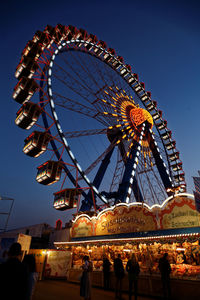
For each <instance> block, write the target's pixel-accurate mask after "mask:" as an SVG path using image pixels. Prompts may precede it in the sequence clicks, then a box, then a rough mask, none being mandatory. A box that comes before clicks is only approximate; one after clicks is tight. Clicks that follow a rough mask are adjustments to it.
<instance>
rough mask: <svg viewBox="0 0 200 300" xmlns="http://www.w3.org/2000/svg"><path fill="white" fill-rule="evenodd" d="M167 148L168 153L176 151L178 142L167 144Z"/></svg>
mask: <svg viewBox="0 0 200 300" xmlns="http://www.w3.org/2000/svg"><path fill="white" fill-rule="evenodd" d="M165 147H166V148H167V150H168V151H170V150H174V149H175V147H176V141H174V140H173V141H169V142H167V143H166V144H165Z"/></svg>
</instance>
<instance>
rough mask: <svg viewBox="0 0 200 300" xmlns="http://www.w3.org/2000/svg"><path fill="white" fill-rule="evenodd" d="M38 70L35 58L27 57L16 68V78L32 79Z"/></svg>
mask: <svg viewBox="0 0 200 300" xmlns="http://www.w3.org/2000/svg"><path fill="white" fill-rule="evenodd" d="M38 68H39V66H38V64H37V62H36V61H35V60H34V59H33V58H31V57H27V56H25V57H23V59H22V61H21V62H20V63H19V65H18V66H17V68H16V72H15V77H16V78H18V79H20V78H22V77H23V76H24V77H28V78H32V77H33V74H34V73H35V72H36V70H37V69H38Z"/></svg>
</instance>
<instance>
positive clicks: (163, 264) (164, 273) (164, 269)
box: [158, 253, 171, 299]
mask: <svg viewBox="0 0 200 300" xmlns="http://www.w3.org/2000/svg"><path fill="white" fill-rule="evenodd" d="M158 268H159V270H160V274H161V280H162V286H163V296H164V299H170V298H171V287H170V273H171V266H170V263H169V261H168V253H165V254H164V255H163V257H161V258H160V260H159V264H158Z"/></svg>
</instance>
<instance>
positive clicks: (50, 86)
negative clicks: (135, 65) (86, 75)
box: [47, 39, 172, 203]
mask: <svg viewBox="0 0 200 300" xmlns="http://www.w3.org/2000/svg"><path fill="white" fill-rule="evenodd" d="M80 42H81V43H86V44H88V45H91V46H93V47H96V48H99V49H100V50H102V51H103V52H106V53H108V51H107V50H105V49H103V48H101V47H99V46H97V45H96V44H94V43H91V42H87V41H84V40H76V39H75V40H73V39H72V40H70V41H66V42H64V43H63V42H62V43H61V44H60V45H59V46H58V48H57V49H55V51H54V54H53V55H52V56H51V58H50V63H49V69H48V81H47V85H48V95H49V98H50V106H51V109H52V113H53V116H54V119H55V124H56V127H57V130H58V132H59V135H60V137H61V139H62V141H63V143H64V145H65V148H66V150H67V152H68V154H69V156H70V158H71V160H72V161H73V162H74V163H75V165H76V166H77V168H78V170H79V172H80V174H81V176H82V177H83V179H84V180H85V182H86V183H87V184H88V185H89V186H90V187H92V188H93V190H94V192H95V194H96V195H97V196H98V197H99V198H100V199H101V200H102V201H103V202H104V203H108V201H107V200H106V199H105V197H102V196H101V194H100V193H99V192H98V190H97V189H96V187H95V186H93V184H92V183H91V182H90V180H89V178H88V177H87V176H86V175H85V174H84V171H83V170H82V168H81V166H80V165H79V163H78V161H77V160H76V158H75V156H74V154H73V152H72V151H71V149H70V147H69V144H68V142H67V139H66V138H65V137H64V135H63V131H62V129H61V125H60V122H59V121H58V117H57V114H56V111H55V105H54V101H53V99H52V85H51V76H52V68H53V63H54V60H55V58H56V56H57V55H58V54H59V52H61V50H63V48H64V47H65V46H66V45H67V46H69V45H70V44H74V43H80ZM64 50H65V51H68V50H74V51H77V50H78V51H80V52H84V51H83V50H81V49H73V47H72V48H69V49H64ZM86 53H87V54H91V55H92V56H94V57H95V58H97V59H99V60H100V61H101V62H102V63H105V64H107V65H108V66H109V67H111V66H110V65H109V64H108V63H107V62H105V61H104V60H103V59H101V58H100V57H98V56H96V55H95V54H94V53H90V51H89V50H88V51H86ZM113 58H114V59H115V60H116V61H117V58H116V57H115V56H114V55H113ZM120 64H121V65H122V66H123V67H124V68H126V65H125V64H124V63H121V62H120ZM114 71H115V72H116V73H118V72H117V70H115V69H114ZM130 74H131V72H130ZM118 75H120V74H119V73H118ZM121 78H123V77H122V76H121ZM123 79H124V81H125V82H126V83H127V84H128V85H129V87H130V88H131V89H132V90H133V92H134V93H136V91H135V90H134V87H132V86H131V85H130V84H129V83H128V82H127V81H126V79H125V78H123ZM138 83H139V81H138ZM136 94H137V93H136ZM137 96H138V95H137ZM140 101H141V99H140ZM141 102H142V101H141ZM142 103H143V102H142ZM143 105H144V107H145V109H146V110H147V111H148V112H149V113H150V111H149V110H148V107H146V106H145V103H143ZM154 125H155V126H156V123H155V122H154ZM156 129H157V131H158V133H159V136H160V140H161V141H162V144H163V148H164V151H165V155H166V158H167V162H168V169H167V172H168V176H169V180H170V181H172V180H171V175H170V174H172V170H171V166H170V163H169V157H168V153H167V149H166V146H165V144H164V141H163V138H162V136H161V133H160V130H159V129H158V128H157V126H156ZM161 159H162V157H161Z"/></svg>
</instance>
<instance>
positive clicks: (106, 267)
mask: <svg viewBox="0 0 200 300" xmlns="http://www.w3.org/2000/svg"><path fill="white" fill-rule="evenodd" d="M110 266H111V263H110V261H109V259H108V258H107V257H104V258H103V281H104V289H105V290H108V289H109V286H110Z"/></svg>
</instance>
